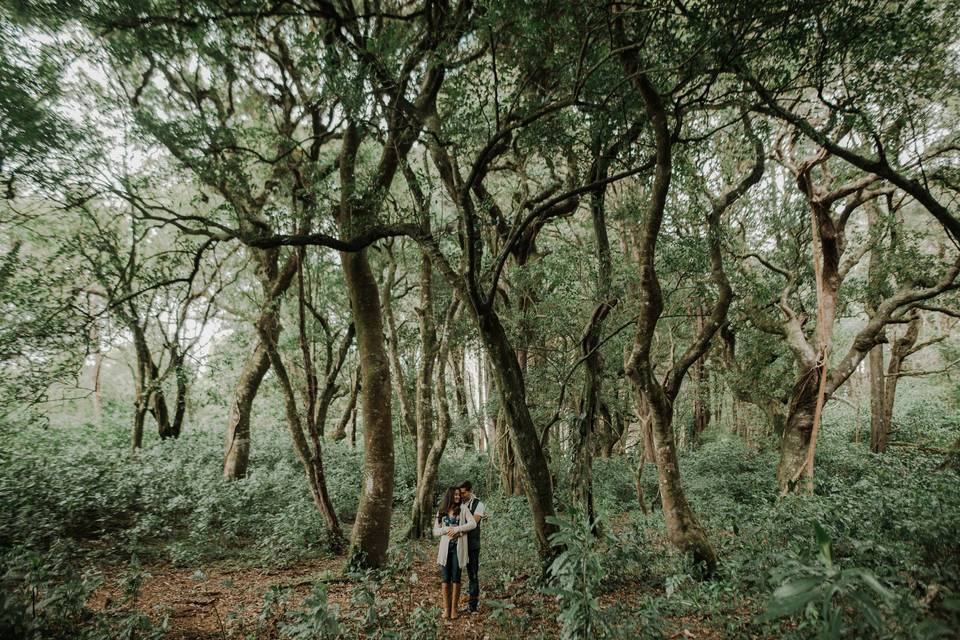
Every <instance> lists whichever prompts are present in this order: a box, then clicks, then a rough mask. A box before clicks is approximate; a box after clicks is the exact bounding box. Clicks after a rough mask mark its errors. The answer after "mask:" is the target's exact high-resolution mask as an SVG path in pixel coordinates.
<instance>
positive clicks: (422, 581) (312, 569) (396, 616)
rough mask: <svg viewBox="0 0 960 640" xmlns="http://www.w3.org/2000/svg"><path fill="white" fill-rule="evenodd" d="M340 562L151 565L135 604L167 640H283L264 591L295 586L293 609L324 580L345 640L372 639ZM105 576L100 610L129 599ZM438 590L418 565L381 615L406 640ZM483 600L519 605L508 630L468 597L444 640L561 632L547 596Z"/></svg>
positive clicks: (386, 600)
mask: <svg viewBox="0 0 960 640" xmlns="http://www.w3.org/2000/svg"><path fill="white" fill-rule="evenodd" d="M341 564H342V560H340V559H330V560H311V561H308V562H304V563H302V564H300V565H297V566H294V567H290V568H285V569H259V568H236V567H229V566H218V565H208V566H205V567H203V568H202V569H200V570H198V569H193V568H190V569H179V568H171V567H168V566H163V565H154V566H148V567H144V569H143V571H144V574H145V575H144V579H143V583H142V585H141V587H140V590H139V592H138V596H137V600H136V605H135V606H136V607H137V608H139V609H141V610H142V611H144V612H146V613H147V614H148V615H149V616H150V618H151V619H152V620H154V621H157V622H159V621H160V620H161V619H162V618H163V617H164V616H167V618H168V621H169V622H168V624H169V629H170V631H169V633H168V634H167V638H170V639H176V640H187V639H189V640H198V639H204V640H208V639H218V640H224V639H231V640H232V639H235V638H248V637H256V638H276V637H278V634H277V622H278V619H277V617H278V616H277V615H273V616H269V617H268V618H267V619H266V620H261V612H262V611H263V601H264V594H265V593H266V592H267V591H268V590H269V589H270V588H271V587H280V588H289V589H290V590H291V594H290V597H289V599H288V600H287V602H286V604H285V607H284V608H282V609H281V610H286V611H290V610H293V609H295V608H296V607H298V606H299V605H300V603H301V602H302V601H303V599H304V598H305V597H306V596H307V595H308V594H309V593H310V591H311V590H312V588H313V585H314V584H315V583H316V582H317V581H318V580H324V581H325V583H326V584H327V596H328V602H329V603H330V604H331V605H336V606H337V607H338V608H339V614H338V617H339V618H340V620H341V621H342V622H344V625H343V626H344V627H345V628H346V629H347V633H346V636H347V637H357V638H362V637H366V635H365V634H364V633H363V632H362V631H361V630H360V625H359V623H358V622H356V621H355V619H357V618H360V617H362V615H363V614H364V613H365V611H364V610H363V607H362V606H361V605H357V604H354V603H353V602H352V596H353V593H354V591H355V589H356V588H357V586H358V582H357V581H353V580H347V579H345V578H342V577H338V572H339V570H340V567H341ZM105 577H106V580H105V582H104V586H103V587H101V588H100V589H99V590H98V591H97V593H96V594H95V595H94V597H93V599H92V600H91V601H90V607H91V608H92V609H94V610H98V611H99V610H103V609H105V608H107V607H109V606H110V604H111V603H112V602H119V601H121V600H122V599H123V587H122V585H121V579H120V578H121V575H120V573H119V572H118V571H105ZM481 579H482V574H481ZM481 584H482V582H481ZM464 586H466V585H464ZM438 588H439V581H438V576H437V571H436V567H435V566H432V565H430V564H429V563H428V562H427V561H425V560H418V561H416V562H415V563H414V564H413V565H412V567H411V570H410V571H409V572H407V575H406V576H403V577H401V576H398V579H397V581H394V582H387V583H385V584H384V585H383V586H382V587H381V588H380V589H379V590H378V591H377V593H376V601H377V604H378V610H379V611H381V612H382V611H383V609H384V608H386V607H389V614H388V617H389V619H390V620H392V621H393V622H394V623H395V624H394V625H393V628H397V629H398V630H400V631H401V633H402V634H403V635H406V634H404V633H403V628H404V627H406V626H407V625H408V624H409V620H410V614H411V612H412V611H413V609H415V608H416V607H418V606H420V605H423V604H425V605H428V606H430V605H433V606H439V598H438V593H437V592H438ZM483 595H484V598H485V599H496V600H502V601H506V602H510V603H511V604H513V606H514V607H515V608H514V609H511V610H510V614H508V616H506V618H507V620H506V624H507V625H508V627H507V628H500V626H499V625H497V624H496V623H494V622H493V621H491V620H490V613H491V609H490V607H488V606H484V604H483V600H481V610H480V612H479V613H478V614H475V615H470V614H467V613H466V601H465V600H464V601H463V602H462V607H461V610H460V611H461V616H460V619H459V620H455V621H440V620H438V623H439V625H440V635H442V637H443V638H444V640H458V639H467V638H469V639H475V638H477V639H479V638H496V637H505V636H511V635H513V633H512V629H511V628H510V627H509V625H510V624H511V623H513V622H515V621H516V618H517V617H518V616H516V615H515V614H516V613H519V612H526V613H527V614H531V615H532V619H531V620H530V624H532V625H535V626H534V627H533V628H536V629H538V630H541V631H548V630H549V629H551V628H556V623H555V622H554V620H553V615H552V614H551V611H550V610H549V609H545V608H544V606H543V601H542V596H536V595H534V594H531V593H529V592H528V591H527V590H525V589H520V588H514V589H509V587H508V591H507V592H499V593H497V592H490V593H487V592H485V593H484V594H483ZM438 617H439V616H438ZM558 635H559V629H558Z"/></svg>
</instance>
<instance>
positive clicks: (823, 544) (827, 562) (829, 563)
mask: <svg viewBox="0 0 960 640" xmlns="http://www.w3.org/2000/svg"><path fill="white" fill-rule="evenodd" d="M813 528H814V530H815V531H816V534H817V546H818V547H820V559H821V560H822V561H823V564H824V566H825V567H827V568H828V569H829V568H832V567H833V553H832V552H831V550H830V543H831V541H830V536H829V535H828V534H827V532H826V531H825V530H824V528H823V527H821V526H820V523H819V522H814V523H813Z"/></svg>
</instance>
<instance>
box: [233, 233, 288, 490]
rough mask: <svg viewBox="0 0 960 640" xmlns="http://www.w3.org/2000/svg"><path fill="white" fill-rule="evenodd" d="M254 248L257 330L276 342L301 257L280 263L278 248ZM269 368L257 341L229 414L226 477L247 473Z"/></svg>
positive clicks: (243, 370)
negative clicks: (253, 417)
mask: <svg viewBox="0 0 960 640" xmlns="http://www.w3.org/2000/svg"><path fill="white" fill-rule="evenodd" d="M251 251H252V253H253V257H254V259H255V260H256V263H257V276H258V277H259V279H260V285H261V288H262V289H263V300H262V301H261V307H260V317H259V318H257V321H256V326H257V327H258V328H259V329H258V331H266V333H267V335H268V336H269V338H270V340H271V341H272V342H273V343H274V344H276V342H277V341H278V340H279V339H280V330H281V326H280V317H279V315H278V314H279V307H280V300H281V298H282V296H283V294H284V293H285V292H286V290H287V289H288V288H289V287H290V284H291V283H292V282H293V276H294V275H295V274H296V271H297V269H296V267H297V262H298V261H297V259H296V256H295V255H291V256H289V257H288V258H287V260H286V261H285V263H284V264H283V266H282V267H280V266H279V260H280V251H279V250H278V249H251ZM269 369H270V356H269V355H268V354H267V350H266V348H265V347H264V345H263V344H262V343H260V342H259V341H258V342H257V344H256V345H255V346H254V348H253V351H252V352H251V353H250V355H248V356H247V359H246V360H245V361H244V363H243V367H242V368H241V369H240V377H239V378H238V379H237V384H236V387H235V388H234V391H233V401H232V402H231V404H230V411H229V413H228V416H227V441H226V447H225V453H224V456H223V475H224V477H225V478H228V479H231V480H236V479H239V478H243V477H245V476H246V475H247V467H248V466H249V464H250V411H251V410H252V408H253V400H254V398H256V397H257V391H259V389H260V383H261V382H262V381H263V376H265V375H266V373H267V371H268V370H269Z"/></svg>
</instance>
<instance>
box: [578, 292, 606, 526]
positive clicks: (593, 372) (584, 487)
mask: <svg viewBox="0 0 960 640" xmlns="http://www.w3.org/2000/svg"><path fill="white" fill-rule="evenodd" d="M614 304H615V302H603V303H601V304H600V305H599V306H598V307H597V308H596V310H595V311H594V312H593V315H592V316H591V318H590V322H588V323H587V326H586V328H585V329H584V332H583V336H582V337H581V339H580V355H581V357H582V358H584V381H583V392H582V393H581V396H580V402H579V411H578V417H577V421H576V427H575V428H576V433H575V434H574V437H573V473H572V475H571V478H570V481H571V484H572V485H573V495H574V500H575V501H576V502H577V503H579V504H580V507H581V508H582V509H583V512H584V513H585V514H587V517H588V518H589V521H590V522H591V523H593V522H595V520H596V512H595V510H594V505H593V452H594V432H595V431H596V425H597V422H598V419H597V418H598V415H599V413H600V402H601V400H600V388H601V378H602V371H601V367H602V360H601V358H600V352H599V349H598V345H599V343H600V328H601V327H602V326H603V320H604V319H605V318H606V317H607V315H608V314H609V313H610V311H611V310H612V309H613V305H614ZM602 444H603V445H609V444H612V443H608V442H603V443H602Z"/></svg>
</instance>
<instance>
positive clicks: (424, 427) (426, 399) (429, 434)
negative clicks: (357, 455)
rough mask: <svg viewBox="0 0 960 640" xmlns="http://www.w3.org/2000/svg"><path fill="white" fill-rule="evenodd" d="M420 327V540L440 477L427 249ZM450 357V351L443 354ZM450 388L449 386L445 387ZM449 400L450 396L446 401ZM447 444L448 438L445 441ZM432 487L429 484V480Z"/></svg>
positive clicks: (416, 507) (415, 509) (416, 517)
mask: <svg viewBox="0 0 960 640" xmlns="http://www.w3.org/2000/svg"><path fill="white" fill-rule="evenodd" d="M417 315H418V324H419V329H420V344H421V356H420V366H419V368H418V370H417V387H416V412H417V428H416V445H417V476H416V483H415V485H414V486H415V493H416V496H415V499H414V501H413V506H412V512H411V517H410V531H409V537H410V538H411V539H419V538H422V537H424V535H426V533H427V531H428V529H427V527H426V526H425V525H426V523H428V522H429V515H430V507H431V506H432V505H433V500H432V498H433V486H432V485H433V483H434V482H436V478H435V477H434V478H428V477H427V476H426V475H425V473H426V467H427V459H428V458H429V456H430V452H431V450H432V448H433V444H434V435H433V389H434V380H433V377H434V376H433V372H434V369H435V368H436V366H435V365H436V362H437V360H438V354H439V351H440V344H439V343H438V342H437V328H436V323H435V322H434V317H433V266H432V264H431V262H430V257H429V256H428V255H427V254H426V252H423V253H422V254H421V257H420V306H419V308H418V309H417ZM442 355H443V357H444V358H445V357H446V353H444V354H442ZM443 371H444V361H443V360H440V367H439V372H440V375H441V376H442V375H443ZM444 391H446V387H444ZM439 400H440V399H439V398H438V401H439ZM442 401H443V402H444V403H445V402H446V398H443V400H442ZM443 445H444V446H446V440H444V443H443ZM428 482H429V483H430V486H426V483H428Z"/></svg>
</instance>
